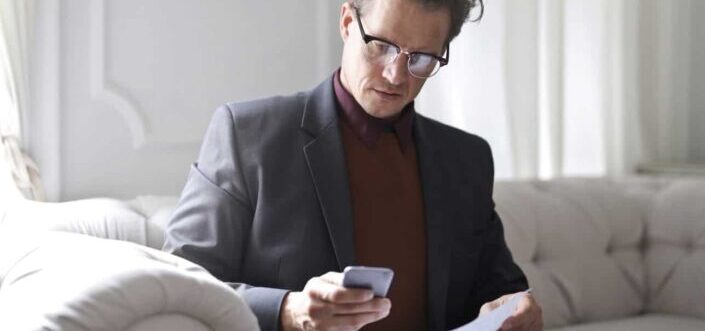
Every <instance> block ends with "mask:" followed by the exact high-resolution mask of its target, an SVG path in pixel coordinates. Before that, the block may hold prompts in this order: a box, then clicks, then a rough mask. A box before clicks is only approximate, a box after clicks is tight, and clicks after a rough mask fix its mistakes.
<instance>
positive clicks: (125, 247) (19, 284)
mask: <svg viewBox="0 0 705 331" xmlns="http://www.w3.org/2000/svg"><path fill="white" fill-rule="evenodd" d="M0 237H3V236H2V235H0ZM0 252H3V253H2V254H0V330H146V329H149V328H151V327H153V326H154V325H162V326H164V325H172V326H175V327H176V326H178V328H171V327H170V330H186V329H188V330H194V328H195V330H198V328H196V327H195V325H201V326H202V327H203V328H205V330H257V329H258V326H257V321H256V318H255V316H254V314H252V312H251V311H250V309H249V307H247V305H246V304H245V303H244V301H243V300H242V299H241V298H240V297H239V296H238V295H237V293H236V292H235V291H233V290H232V289H231V288H229V287H228V286H226V285H225V284H223V283H221V282H220V281H218V280H217V279H215V278H214V277H213V276H211V275H210V274H208V273H207V272H206V271H205V270H204V269H202V268H201V267H199V266H197V265H195V264H193V263H191V262H189V261H186V260H184V259H181V258H179V257H176V256H173V255H170V254H167V253H164V252H161V251H158V250H155V249H151V248H148V247H144V246H139V245H135V244H133V243H128V242H123V241H117V240H108V239H100V238H94V237H89V236H85V235H78V234H72V233H62V232H43V233H41V234H38V235H36V236H35V237H34V238H26V237H25V238H7V236H4V238H0ZM184 321H190V322H184Z"/></svg>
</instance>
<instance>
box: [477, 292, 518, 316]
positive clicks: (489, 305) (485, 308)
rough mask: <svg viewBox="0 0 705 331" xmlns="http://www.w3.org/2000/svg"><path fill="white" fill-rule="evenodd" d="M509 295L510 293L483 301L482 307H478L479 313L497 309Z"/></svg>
mask: <svg viewBox="0 0 705 331" xmlns="http://www.w3.org/2000/svg"><path fill="white" fill-rule="evenodd" d="M511 296H512V294H507V295H503V296H501V297H499V298H497V299H495V300H493V301H490V302H487V303H485V304H484V305H482V307H480V315H482V314H486V313H489V312H491V311H493V310H495V309H497V308H498V307H499V306H501V305H502V304H503V303H505V302H506V301H507V300H508V299H509V298H510V297H511Z"/></svg>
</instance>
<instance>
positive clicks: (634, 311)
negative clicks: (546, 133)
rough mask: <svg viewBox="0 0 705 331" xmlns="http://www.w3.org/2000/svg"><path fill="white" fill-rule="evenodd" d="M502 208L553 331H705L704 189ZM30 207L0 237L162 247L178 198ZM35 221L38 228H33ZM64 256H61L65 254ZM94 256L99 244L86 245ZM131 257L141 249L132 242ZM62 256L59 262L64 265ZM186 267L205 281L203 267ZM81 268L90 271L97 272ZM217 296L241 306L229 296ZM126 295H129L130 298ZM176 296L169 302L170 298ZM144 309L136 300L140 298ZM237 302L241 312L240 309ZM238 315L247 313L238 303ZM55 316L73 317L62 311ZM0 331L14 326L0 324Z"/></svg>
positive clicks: (544, 194)
mask: <svg viewBox="0 0 705 331" xmlns="http://www.w3.org/2000/svg"><path fill="white" fill-rule="evenodd" d="M495 201H496V204H497V209H498V212H499V213H500V215H501V217H502V219H503V221H504V225H505V231H506V232H505V235H506V238H507V241H508V243H509V246H510V248H511V250H512V252H513V253H514V257H515V259H516V260H517V262H518V263H519V264H520V265H521V267H522V268H523V270H524V271H525V272H526V274H527V277H528V278H529V282H530V284H531V286H532V288H533V290H534V294H535V296H536V297H537V299H538V300H539V301H540V302H541V304H542V306H543V308H544V321H545V324H546V329H555V330H576V331H578V330H579V331H589V330H642V331H651V330H684V331H688V330H705V305H703V304H701V301H703V300H705V179H699V180H697V179H674V178H672V179H668V178H644V177H642V178H628V179H620V180H611V179H564V180H554V181H526V182H518V181H515V182H498V183H497V184H496V186H495ZM28 204H30V205H31V206H30V207H31V208H29V209H28V206H26V205H25V206H14V207H12V208H9V210H6V211H5V214H4V216H3V213H2V211H0V235H1V234H2V233H3V232H4V231H5V230H3V229H4V226H5V227H9V228H17V227H19V228H23V227H24V228H27V227H29V229H28V230H27V231H28V232H29V233H38V232H43V231H45V230H60V231H69V232H78V233H84V234H90V235H93V236H98V237H104V238H112V239H119V240H126V241H132V242H134V243H137V244H140V245H143V246H149V247H153V248H160V247H161V243H162V242H163V240H164V238H163V228H164V226H165V225H166V222H167V221H168V219H169V215H170V213H171V211H172V210H173V208H174V205H175V204H176V198H174V197H166V198H164V197H139V198H137V199H134V200H131V201H126V202H120V201H116V200H109V199H93V200H86V201H77V202H68V203H61V204H37V203H28ZM28 210H29V211H28ZM27 215H31V217H30V218H31V219H33V220H34V222H32V223H31V224H27V222H26V220H27V219H28V216H27ZM3 222H4V226H3ZM18 223H20V225H18ZM54 236H55V234H54ZM77 242H78V241H77ZM59 246H60V245H56V246H52V247H56V249H57V250H61V249H63V248H61V247H59ZM85 246H91V247H92V246H94V244H90V245H89V243H85ZM130 247H132V248H133V249H134V248H135V247H139V246H137V245H133V244H130ZM74 248H75V247H74ZM116 248H117V247H116ZM143 249H144V250H148V251H149V252H152V253H150V254H152V255H155V254H156V253H153V250H151V249H147V248H144V247H143ZM13 250H14V251H16V250H17V249H16V248H13ZM64 254H65V253H59V254H58V255H59V256H60V257H62V259H65V258H67V257H66V256H65V255H64ZM7 256H8V254H7V253H5V252H4V251H3V250H0V257H2V258H3V259H6V260H7V259H8V258H7ZM1 260H2V259H0V262H1ZM176 260H178V261H180V262H179V263H182V264H183V263H185V262H183V261H182V260H180V259H176ZM124 265H127V264H124ZM185 269H188V270H198V271H197V272H196V273H197V274H199V275H201V276H202V274H203V273H202V270H199V269H198V267H196V266H193V265H190V266H189V267H186V268H185ZM3 270H4V269H3V267H2V265H1V264H0V281H1V283H0V303H2V302H3V300H5V301H7V300H6V299H5V296H6V293H7V291H8V289H7V288H8V287H9V288H10V289H12V288H14V287H15V286H17V285H16V284H7V275H6V274H5V271H3ZM83 270H84V271H85V270H88V271H90V270H92V268H91V266H87V267H85V268H83ZM182 271H183V270H180V271H179V272H180V273H181V274H183V275H187V277H186V278H189V277H190V276H188V275H189V273H190V272H191V271H186V272H182ZM66 272H67V273H69V274H71V273H72V271H66ZM30 276H31V275H30ZM205 278H207V277H205ZM42 281H44V282H46V283H47V284H49V281H46V279H41V280H37V281H36V282H35V283H38V282H42ZM108 281H109V278H104V279H102V280H100V281H99V282H96V283H95V284H96V286H100V285H101V284H102V282H106V283H105V284H109V283H108ZM209 281H212V279H209ZM44 287H45V288H51V285H46V284H45V286H44ZM213 289H214V290H215V291H225V292H227V293H228V295H230V296H232V297H235V298H236V295H235V294H234V293H231V292H228V290H229V289H223V288H222V287H220V288H219V287H214V288H213ZM122 290H123V292H126V291H127V292H129V291H131V290H132V288H124V289H122ZM24 291H27V293H41V292H37V291H35V292H30V291H31V290H28V289H20V290H17V291H15V292H17V293H21V292H24ZM169 291H171V290H170V289H167V290H166V291H164V292H162V293H161V295H165V296H167V297H168V296H169ZM175 293H177V294H178V293H180V292H178V291H177V292H175ZM89 294H90V295H93V294H91V293H89ZM125 295H127V294H125ZM143 299H145V298H143V297H140V296H136V297H135V298H134V299H133V300H143ZM37 300H38V299H37ZM233 302H237V303H238V304H240V303H241V302H240V301H236V300H235V299H233ZM56 304H57V305H58V306H61V305H59V304H58V302H56ZM204 304H205V303H204ZM219 304H220V303H219ZM17 309H18V308H17V307H14V306H13V307H7V305H5V306H2V305H1V304H0V320H2V314H3V311H5V312H7V311H8V310H9V311H13V310H17ZM21 309H24V308H21ZM51 309H55V310H56V309H57V308H56V306H54V307H47V306H46V305H45V306H42V307H41V309H34V311H33V313H38V314H40V315H46V314H48V312H49V311H52V310H51ZM233 309H236V310H237V309H241V306H239V305H235V308H233ZM30 310H31V309H30ZM53 313H54V314H62V313H64V314H65V313H66V311H62V310H61V309H58V310H56V311H53ZM103 314H105V317H104V318H112V317H111V316H112V315H110V314H111V313H110V312H107V311H106V312H103ZM135 314H136V312H134V311H133V315H135ZM69 315H70V316H73V318H74V320H80V317H78V316H81V314H80V313H78V314H77V313H75V312H74V315H71V314H70V312H69ZM182 315H183V314H182ZM38 316H39V315H38ZM187 316H188V315H187ZM167 317H169V318H171V317H173V316H171V315H168V316H167ZM208 318H210V317H203V316H201V317H198V318H196V321H200V323H202V324H205V323H208V322H209V320H208ZM177 324H178V323H177ZM244 325H247V327H251V328H252V329H254V328H256V326H254V327H253V326H251V324H245V323H240V324H239V326H240V327H241V329H242V328H243V327H245V326H244ZM247 327H245V328H244V329H247ZM211 328H212V327H211ZM152 329H155V328H152ZM157 329H158V328H157ZM186 329H188V328H186ZM213 329H215V328H213ZM0 330H5V328H3V327H2V325H0ZM52 330H74V329H72V328H65V329H64V328H54V329H52ZM76 330H83V329H76ZM96 330H97V329H96ZM101 330H126V329H125V328H124V327H123V328H120V327H114V328H103V329H101ZM169 330H177V329H174V328H169Z"/></svg>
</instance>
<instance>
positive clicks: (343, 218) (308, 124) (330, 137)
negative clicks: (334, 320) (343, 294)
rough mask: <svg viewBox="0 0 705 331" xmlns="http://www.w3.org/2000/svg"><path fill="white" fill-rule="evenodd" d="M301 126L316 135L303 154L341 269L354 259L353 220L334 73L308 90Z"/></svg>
mask: <svg viewBox="0 0 705 331" xmlns="http://www.w3.org/2000/svg"><path fill="white" fill-rule="evenodd" d="M301 128H302V129H303V130H304V131H306V132H308V133H309V134H310V135H311V136H312V138H313V139H312V140H311V141H310V142H308V143H307V144H306V145H305V146H304V156H305V157H306V162H307V164H308V169H309V172H310V173H311V178H312V179H313V184H314V187H315V188H316V195H317V196H318V201H319V203H320V205H321V210H322V212H323V218H324V219H325V222H326V226H327V229H328V234H329V236H330V241H331V244H332V246H333V250H334V252H335V257H336V260H337V262H338V269H339V271H342V270H343V269H344V268H345V267H346V266H349V265H352V264H354V261H355V255H354V254H355V247H354V233H353V231H354V224H353V218H352V206H351V202H350V188H349V183H348V174H347V165H346V163H345V151H344V150H343V143H342V139H341V137H340V130H339V128H338V116H337V110H336V103H335V94H334V92H333V81H332V76H331V78H329V79H326V80H325V81H324V82H323V83H321V84H320V85H319V86H318V87H316V88H315V89H313V90H312V91H311V92H310V93H309V96H308V99H307V101H306V105H305V106H304V111H303V116H302V119H301Z"/></svg>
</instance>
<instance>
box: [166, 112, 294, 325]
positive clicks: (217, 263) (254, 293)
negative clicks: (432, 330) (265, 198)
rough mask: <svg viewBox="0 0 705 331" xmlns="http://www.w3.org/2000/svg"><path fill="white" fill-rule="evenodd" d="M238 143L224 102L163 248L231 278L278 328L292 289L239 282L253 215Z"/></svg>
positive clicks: (262, 316) (254, 307)
mask: <svg viewBox="0 0 705 331" xmlns="http://www.w3.org/2000/svg"><path fill="white" fill-rule="evenodd" d="M238 143H239V142H238V140H237V135H236V132H235V122H234V118H233V114H232V112H231V111H230V109H229V107H228V106H222V107H221V108H219V109H218V110H216V112H215V114H214V116H213V118H212V120H211V123H210V125H209V127H208V130H207V132H206V135H205V138H204V140H203V144H202V146H201V150H200V153H199V156H198V162H196V163H194V164H193V165H192V166H191V169H190V172H189V175H188V178H187V181H186V185H185V187H184V190H183V192H182V194H181V198H180V200H179V203H178V205H177V207H176V210H175V211H174V214H173V215H172V218H171V220H170V221H169V224H168V225H167V228H166V234H165V243H164V248H163V250H165V251H167V252H170V253H173V254H175V255H178V256H181V257H183V258H186V259H188V260H190V261H192V262H194V263H196V264H199V265H201V266H203V267H204V268H205V269H206V270H208V271H209V272H210V273H211V274H213V275H214V276H215V277H217V278H218V279H220V280H222V281H225V282H227V284H229V285H230V286H231V287H232V288H233V289H235V291H237V292H238V293H239V294H240V295H241V296H242V297H243V298H244V300H245V301H246V302H247V304H248V305H249V307H250V308H251V309H252V311H253V312H254V314H255V316H257V319H258V321H259V324H260V328H261V329H262V330H278V329H279V310H280V307H281V304H282V301H283V299H284V296H285V295H286V293H287V292H288V291H287V290H283V289H274V288H264V287H256V286H251V285H248V284H244V283H238V280H239V279H241V270H240V268H241V265H242V263H241V262H242V260H243V254H244V252H245V243H246V242H247V238H248V235H249V233H250V228H251V224H252V219H253V215H254V209H253V207H252V206H253V203H252V202H251V201H250V194H249V192H248V189H247V183H246V181H245V177H244V174H243V168H242V163H243V160H242V159H241V157H240V156H239V155H238V148H237V146H238Z"/></svg>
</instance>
